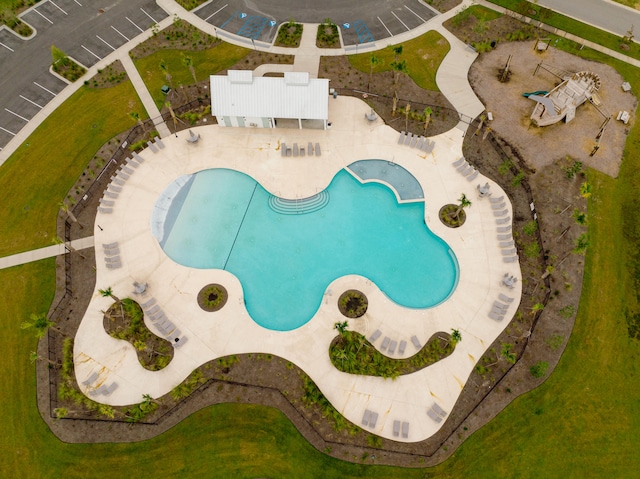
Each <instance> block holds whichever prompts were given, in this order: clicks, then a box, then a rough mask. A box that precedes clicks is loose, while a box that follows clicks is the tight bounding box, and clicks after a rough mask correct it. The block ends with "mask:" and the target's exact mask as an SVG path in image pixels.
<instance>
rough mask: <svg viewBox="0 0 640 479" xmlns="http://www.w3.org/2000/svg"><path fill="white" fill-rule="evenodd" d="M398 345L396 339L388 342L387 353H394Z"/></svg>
mask: <svg viewBox="0 0 640 479" xmlns="http://www.w3.org/2000/svg"><path fill="white" fill-rule="evenodd" d="M397 345H398V341H396V340H393V341H391V343H390V344H389V354H394V353H395V352H396V346H397Z"/></svg>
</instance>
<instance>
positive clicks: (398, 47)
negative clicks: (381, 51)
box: [389, 45, 403, 61]
mask: <svg viewBox="0 0 640 479" xmlns="http://www.w3.org/2000/svg"><path fill="white" fill-rule="evenodd" d="M389 48H391V50H392V51H393V55H394V57H395V61H398V59H399V58H400V55H402V50H403V48H402V45H389Z"/></svg>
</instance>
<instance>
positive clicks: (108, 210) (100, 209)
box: [98, 206, 113, 215]
mask: <svg viewBox="0 0 640 479" xmlns="http://www.w3.org/2000/svg"><path fill="white" fill-rule="evenodd" d="M98 213H102V214H104V215H109V214H111V213H113V208H105V207H103V206H98Z"/></svg>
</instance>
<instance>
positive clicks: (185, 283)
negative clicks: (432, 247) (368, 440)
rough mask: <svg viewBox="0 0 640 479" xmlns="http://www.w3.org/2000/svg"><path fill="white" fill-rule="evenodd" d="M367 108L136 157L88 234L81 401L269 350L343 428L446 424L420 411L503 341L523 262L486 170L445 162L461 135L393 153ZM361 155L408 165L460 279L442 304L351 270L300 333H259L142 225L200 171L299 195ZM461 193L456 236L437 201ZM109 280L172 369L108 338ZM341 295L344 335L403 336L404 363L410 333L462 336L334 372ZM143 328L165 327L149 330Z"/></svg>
mask: <svg viewBox="0 0 640 479" xmlns="http://www.w3.org/2000/svg"><path fill="white" fill-rule="evenodd" d="M368 112H369V107H368V106H367V105H366V104H365V103H364V102H362V101H360V100H358V99H355V98H351V97H338V98H337V99H330V101H329V115H330V116H329V118H330V121H332V122H333V125H332V128H331V129H329V130H292V129H245V128H222V127H218V126H216V125H211V126H204V127H199V128H194V129H193V131H194V132H197V133H199V134H200V137H201V138H200V141H199V142H198V143H196V144H191V143H187V142H186V141H185V140H186V138H187V137H188V133H187V132H185V131H183V132H180V133H179V134H178V137H177V138H176V137H173V136H170V137H166V138H164V139H163V142H164V144H165V148H164V149H161V150H159V152H157V153H153V152H152V151H151V150H150V149H147V150H145V151H143V152H142V153H141V156H142V157H143V158H144V159H145V161H144V162H143V163H142V165H141V166H139V167H138V168H137V169H136V170H135V172H134V173H133V174H132V175H131V177H130V178H129V179H128V180H127V181H126V183H125V185H124V186H123V188H122V192H121V193H120V195H119V197H118V198H117V199H116V200H115V206H114V209H113V213H111V214H101V213H98V215H97V218H96V224H99V225H100V227H101V228H95V248H96V263H97V282H96V291H95V292H94V295H93V297H92V299H91V302H90V304H89V306H88V308H87V312H86V314H85V317H84V319H83V321H82V323H81V325H80V327H79V330H78V333H77V335H76V338H75V345H74V359H75V371H76V377H77V380H78V383H79V384H81V383H82V382H83V381H85V380H86V379H87V378H89V377H90V376H91V375H92V374H93V373H99V376H98V379H97V380H96V381H95V382H94V383H92V384H91V385H90V387H88V386H84V385H81V386H80V387H81V388H82V389H83V391H84V392H85V393H86V394H90V392H91V390H93V389H95V388H97V387H99V386H100V385H102V384H106V385H109V384H111V383H112V382H116V383H117V384H118V388H117V389H116V390H115V391H114V392H113V393H112V394H111V395H110V396H102V395H96V396H92V398H93V399H95V400H97V401H99V402H104V403H107V404H111V405H126V404H133V403H138V402H140V401H141V400H142V395H143V394H150V395H151V396H152V397H154V398H157V397H160V396H162V395H163V394H166V393H168V392H170V391H171V390H172V389H173V388H174V387H175V386H177V385H178V384H179V383H180V382H182V381H183V380H184V379H185V378H186V377H187V376H188V375H189V374H190V373H191V372H192V371H193V370H194V369H195V368H197V367H198V366H200V365H201V364H203V363H205V362H207V361H210V360H213V359H215V358H218V357H222V356H227V355H230V354H240V353H250V352H252V353H271V354H274V355H278V356H281V357H283V358H286V359H288V360H290V361H292V362H293V363H295V364H296V365H297V366H299V367H300V368H302V369H303V370H304V371H305V372H306V373H307V374H308V375H309V376H310V377H311V378H312V379H313V380H314V381H315V383H316V384H317V385H318V387H319V388H320V389H321V391H322V392H323V393H324V395H325V396H326V397H327V399H328V400H329V401H330V402H331V403H332V404H333V405H334V406H335V407H336V409H337V410H338V411H340V412H341V413H342V414H343V415H344V416H345V417H346V418H347V419H348V420H350V421H351V422H353V423H355V424H357V425H360V424H361V420H362V417H363V413H364V411H365V410H366V409H368V410H371V411H373V412H377V413H378V414H379V417H378V420H377V423H376V426H375V428H374V429H371V428H366V427H365V428H364V429H365V430H369V431H370V432H372V433H375V434H378V435H380V436H383V437H385V438H389V439H393V440H396V441H406V442H415V441H420V440H423V439H426V438H428V437H430V436H431V435H433V434H434V433H435V432H437V431H438V429H439V428H440V427H441V426H442V425H443V424H444V422H445V420H446V418H445V420H443V421H442V422H440V423H436V422H435V421H433V420H432V419H431V418H429V417H428V416H427V414H426V412H427V410H428V409H430V408H431V406H432V405H433V403H434V402H435V403H437V404H438V405H439V406H440V407H442V408H443V409H444V410H445V411H447V412H451V410H452V409H453V407H454V405H455V403H456V401H457V399H458V397H459V396H460V393H461V391H462V388H463V387H464V385H465V382H466V381H467V379H468V378H469V375H470V373H471V372H472V370H473V368H474V366H475V364H476V363H477V361H478V360H479V359H480V357H481V356H482V355H483V353H484V352H485V351H486V350H487V348H488V347H489V346H490V345H491V344H492V343H493V341H494V340H495V339H496V338H497V337H498V336H499V334H500V333H501V332H502V331H503V329H504V328H505V327H506V326H507V325H508V323H509V321H510V320H511V318H512V317H513V315H514V314H515V311H516V310H517V307H518V304H519V301H520V295H521V281H518V282H517V283H516V286H515V288H514V289H511V290H509V289H507V288H506V287H505V286H503V285H502V284H501V281H502V278H503V276H504V274H505V273H509V274H512V275H514V276H516V277H517V278H518V279H519V280H520V279H521V273H520V267H519V264H518V263H517V262H516V263H511V264H507V263H504V262H503V256H502V254H501V248H500V247H499V245H498V240H497V230H496V222H495V217H494V215H493V211H492V209H491V206H490V203H489V200H487V199H480V198H478V196H477V193H476V186H477V185H478V184H484V183H485V182H488V183H489V184H490V185H491V191H492V193H493V197H499V196H502V195H504V197H505V200H506V203H507V208H508V209H509V214H510V215H511V204H510V202H509V200H508V198H507V196H506V194H504V192H503V191H502V190H501V189H500V187H499V186H498V185H497V184H495V183H494V182H493V181H492V180H491V179H488V178H485V177H483V176H482V175H480V176H478V177H477V178H476V179H475V180H474V181H472V182H469V181H467V179H466V178H465V177H463V176H462V175H461V174H460V173H458V172H457V171H456V169H455V168H453V167H452V166H451V163H452V162H453V161H455V160H457V159H458V158H460V156H461V155H462V140H463V138H462V132H461V131H460V129H458V128H453V129H452V130H450V131H449V132H446V133H444V134H441V135H438V136H435V137H432V139H433V140H435V142H436V146H435V148H434V150H433V152H432V153H430V154H425V153H424V152H423V151H421V150H419V149H417V148H411V147H409V146H403V145H398V136H399V135H398V133H397V132H396V131H395V130H393V129H392V128H390V127H388V126H386V125H384V123H383V122H382V121H381V120H380V119H378V120H376V121H374V122H372V123H369V122H368V121H367V120H366V119H365V117H364V115H365V113H368ZM283 142H284V143H286V144H287V146H292V145H293V143H294V142H297V143H298V144H300V145H305V146H306V144H307V142H312V143H314V144H315V143H316V142H317V143H319V144H320V146H321V149H322V155H321V156H320V157H316V156H305V157H282V155H281V151H280V145H281V143H283ZM361 159H384V160H389V161H391V160H392V161H393V162H394V163H396V164H399V165H401V166H403V167H405V168H406V169H407V170H408V171H409V172H411V173H412V174H413V175H414V176H415V177H416V178H417V179H418V181H419V182H420V184H421V186H422V188H423V190H424V195H425V203H426V208H425V221H426V224H427V225H428V227H429V228H430V229H431V231H433V232H434V233H435V234H437V235H438V236H440V237H441V238H442V239H443V240H444V241H446V242H447V244H448V245H449V246H450V247H451V249H452V250H453V252H454V253H455V255H456V257H457V261H458V264H459V268H460V271H459V282H458V285H457V287H456V289H455V291H454V292H453V294H452V295H451V296H450V297H449V299H448V300H447V301H445V302H444V303H442V304H440V305H438V306H437V307H434V308H431V309H426V310H415V309H407V308H403V307H401V306H399V305H397V304H395V303H393V302H392V301H390V300H388V299H387V298H386V296H385V295H384V294H383V293H382V292H381V291H380V290H379V289H378V288H377V287H376V285H375V284H373V283H372V282H371V281H369V280H368V279H366V278H364V277H360V276H347V277H342V278H337V279H336V280H335V281H334V282H333V283H332V284H330V285H329V287H328V288H327V290H326V292H325V297H324V300H323V302H322V305H321V307H320V309H319V310H318V311H317V313H316V314H315V316H314V317H313V318H312V319H311V320H310V321H309V322H308V323H307V324H305V325H304V326H302V327H300V328H298V329H296V330H293V331H288V332H277V331H271V330H267V329H264V328H262V327H260V326H258V325H257V324H256V323H255V322H254V321H253V320H252V319H251V318H250V316H249V314H248V313H247V310H246V308H245V306H244V300H243V291H242V285H241V284H240V282H239V281H238V280H237V279H236V278H235V277H234V276H233V275H232V274H230V273H228V272H226V271H222V270H198V269H191V268H187V267H184V266H181V265H179V264H176V263H174V262H173V261H172V260H171V259H169V258H168V257H167V256H166V255H165V254H164V252H163V251H162V249H161V247H160V246H159V244H158V242H157V241H156V239H155V238H154V237H153V236H152V234H151V228H150V217H151V212H152V210H153V207H154V204H155V202H156V200H157V199H158V197H159V195H160V194H161V193H162V191H163V190H164V189H165V188H166V187H167V186H168V185H169V184H170V183H171V182H173V181H174V180H175V179H176V178H177V177H178V176H180V175H184V174H191V173H195V172H197V171H200V170H203V169H208V168H231V169H235V170H238V171H241V172H244V173H246V174H248V175H250V176H251V177H253V178H254V179H255V180H257V181H258V182H259V183H260V184H261V185H262V186H263V187H264V188H266V189H267V190H268V191H269V192H271V193H273V194H275V195H278V196H282V197H285V198H305V197H309V196H312V195H314V194H316V193H318V192H319V191H321V190H322V189H324V188H326V187H327V186H328V185H329V183H330V182H331V180H332V178H333V177H334V175H335V174H336V173H337V172H338V171H339V170H340V169H341V168H343V167H345V166H346V165H348V164H350V163H352V162H354V161H356V160H361ZM462 193H464V194H466V196H467V197H468V198H469V199H470V200H471V201H472V203H473V204H472V206H471V207H470V208H468V209H467V210H466V211H467V220H466V222H465V224H464V225H463V226H462V227H460V228H457V229H451V228H448V227H446V226H444V225H443V224H442V223H441V222H440V220H439V219H438V211H439V209H440V207H441V206H442V205H444V204H447V203H457V199H458V198H459V197H460V196H461V194H462ZM115 241H117V242H118V243H119V247H120V252H121V258H122V263H123V266H122V268H119V269H114V270H110V269H107V268H106V267H105V262H104V251H103V248H102V244H105V243H111V242H115ZM134 281H138V282H141V283H145V282H146V283H148V284H149V287H148V290H147V292H146V293H145V295H144V296H142V297H137V296H136V295H134V294H133V282H134ZM214 282H215V283H220V284H223V285H224V286H225V287H226V288H227V290H228V293H229V300H228V302H227V304H226V306H225V307H224V308H222V309H221V310H220V311H219V312H216V313H207V312H204V311H202V310H201V309H200V307H199V306H198V304H197V301H196V296H197V294H198V292H199V291H200V289H201V288H202V287H203V286H205V285H206V284H209V283H214ZM108 286H111V287H112V288H113V292H114V294H115V295H117V296H118V297H121V298H122V297H128V296H129V297H132V298H134V299H137V300H138V301H139V302H140V303H142V302H144V301H146V300H147V299H149V298H151V297H154V298H155V299H156V300H157V303H158V304H159V305H160V307H161V308H162V309H163V310H164V312H165V313H166V315H167V317H168V319H169V320H170V321H172V322H173V323H174V324H176V326H177V327H178V328H179V329H180V330H181V331H182V333H183V335H184V336H186V337H187V338H188V340H187V342H186V343H185V344H184V345H183V346H182V347H181V348H178V349H176V350H175V356H174V358H173V360H172V361H171V363H170V364H169V365H168V366H167V367H166V368H165V369H163V370H161V371H156V372H151V371H148V370H145V369H144V368H143V367H142V366H141V365H140V363H139V362H138V359H137V356H136V353H135V351H134V348H133V347H132V346H131V345H130V344H129V343H128V342H126V341H121V340H116V339H114V338H111V337H110V336H109V335H108V334H107V333H106V332H105V331H104V328H103V326H102V321H103V313H102V311H103V310H106V309H107V308H108V307H109V306H110V305H111V304H112V302H113V300H112V299H110V298H104V297H102V296H101V295H100V294H99V293H98V290H97V289H98V288H102V289H104V288H107V287H108ZM347 289H359V290H361V291H363V292H364V293H365V294H366V295H367V297H368V299H369V309H368V311H367V313H366V314H365V315H364V317H362V318H360V319H356V320H349V329H351V330H354V331H358V332H360V333H362V334H364V335H365V336H366V337H367V338H368V337H369V336H370V335H371V333H372V332H374V331H375V330H376V329H380V331H382V336H381V337H380V338H378V340H377V341H375V343H374V345H375V346H377V347H379V346H380V344H381V343H382V338H384V337H385V336H388V337H390V338H391V339H394V340H397V341H398V342H400V341H401V340H405V341H407V347H406V351H405V353H404V355H399V354H398V353H397V351H396V354H395V355H393V357H395V358H400V357H410V356H412V355H413V354H415V353H416V352H417V350H416V348H415V347H414V346H413V344H412V343H411V340H410V338H411V337H412V336H413V335H416V336H417V337H418V339H419V341H420V343H421V344H422V345H424V344H426V342H427V341H428V339H429V338H430V337H431V336H432V335H433V334H435V333H437V332H438V331H444V332H447V333H451V330H452V329H457V330H459V331H460V333H461V336H462V341H461V342H460V343H458V344H457V346H456V348H455V351H454V352H453V353H452V354H451V355H450V356H449V357H447V358H445V359H443V360H441V361H439V362H437V363H436V364H433V365H431V366H429V367H427V368H424V369H423V370H421V371H418V372H415V373H413V374H409V375H405V376H401V377H399V378H397V379H396V380H391V379H383V378H378V377H369V376H359V375H350V374H346V373H342V372H339V371H338V370H337V369H335V368H334V367H333V365H332V364H331V361H330V359H329V354H328V349H329V345H330V343H331V341H332V339H333V338H334V337H335V336H336V334H337V331H336V330H335V329H334V324H335V323H336V322H338V321H342V320H344V319H345V318H344V317H343V316H342V315H341V314H340V313H339V311H338V308H337V299H338V297H339V295H340V294H341V292H343V291H345V290H347ZM500 293H504V294H507V295H508V296H510V297H513V298H515V300H514V301H513V302H512V303H511V304H510V306H509V309H508V312H507V315H506V316H505V319H504V320H503V321H501V322H496V321H494V320H493V319H490V318H489V317H488V316H487V315H488V313H489V312H490V311H491V308H492V305H493V302H494V301H495V300H497V299H498V295H499V294H500ZM145 321H146V323H147V326H148V327H149V328H150V329H151V331H154V332H155V333H156V334H158V335H159V336H161V334H160V333H158V332H157V330H156V329H155V328H154V325H153V323H151V322H150V321H149V320H148V319H145ZM394 420H399V421H403V422H409V423H410V427H409V435H408V438H406V439H405V438H402V437H394V436H393V422H394Z"/></svg>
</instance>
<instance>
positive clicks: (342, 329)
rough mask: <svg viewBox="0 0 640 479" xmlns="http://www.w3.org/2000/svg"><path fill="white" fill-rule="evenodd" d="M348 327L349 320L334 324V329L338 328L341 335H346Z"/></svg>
mask: <svg viewBox="0 0 640 479" xmlns="http://www.w3.org/2000/svg"><path fill="white" fill-rule="evenodd" d="M348 327H349V322H348V321H342V322H341V323H335V324H334V325H333V329H337V330H338V333H340V336H344V333H345V332H346V331H347V328H348Z"/></svg>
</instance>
